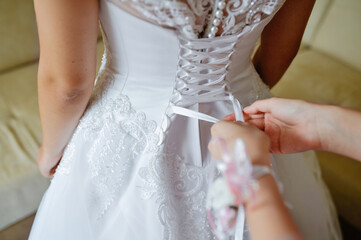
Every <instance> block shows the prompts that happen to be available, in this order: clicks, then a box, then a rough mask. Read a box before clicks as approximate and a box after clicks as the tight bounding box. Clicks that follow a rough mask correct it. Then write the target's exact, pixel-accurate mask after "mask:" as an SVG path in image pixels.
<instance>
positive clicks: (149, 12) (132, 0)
mask: <svg viewBox="0 0 361 240" xmlns="http://www.w3.org/2000/svg"><path fill="white" fill-rule="evenodd" d="M110 1H112V2H114V3H115V4H116V5H118V6H122V8H124V9H127V8H128V9H129V7H130V8H132V10H136V11H137V12H138V13H139V14H140V15H141V16H143V17H144V18H145V19H147V20H149V21H150V22H154V23H157V24H159V25H162V26H167V27H172V28H176V29H178V31H179V32H180V33H182V34H183V35H184V36H185V37H188V38H191V39H194V38H200V37H202V36H207V34H208V33H209V31H210V27H211V26H212V24H211V22H212V21H213V20H214V17H212V16H215V15H216V10H217V7H216V5H217V4H218V2H219V1H218V0H201V1H198V0H183V1H182V0H163V1H158V0H110ZM284 1H285V0H227V1H226V7H225V12H224V14H222V16H221V22H222V24H221V26H222V31H221V33H220V36H226V35H233V34H241V33H242V32H243V31H244V30H245V28H246V27H247V26H252V25H254V24H257V23H259V22H260V21H261V20H263V19H265V18H267V17H268V16H270V15H271V14H273V13H274V12H275V11H276V10H278V9H279V7H280V6H281V5H282V4H283V2H284ZM126 5H127V6H126ZM212 12H213V14H211V13H212Z"/></svg>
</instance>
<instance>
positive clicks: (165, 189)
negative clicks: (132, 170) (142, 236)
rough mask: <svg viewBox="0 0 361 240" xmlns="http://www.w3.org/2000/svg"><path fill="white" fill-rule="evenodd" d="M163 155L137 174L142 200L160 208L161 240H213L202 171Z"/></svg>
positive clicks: (178, 158) (180, 160)
mask: <svg viewBox="0 0 361 240" xmlns="http://www.w3.org/2000/svg"><path fill="white" fill-rule="evenodd" d="M166 152H169V154H161V155H158V156H157V157H155V158H152V159H151V160H150V162H149V164H148V165H147V166H145V167H143V168H141V169H140V170H139V175H140V177H141V178H142V179H143V180H144V187H142V197H143V199H145V200H149V199H151V198H153V199H155V200H156V202H157V203H158V204H159V208H158V217H159V220H160V223H161V224H162V225H163V226H164V230H163V239H167V240H168V239H172V240H173V239H215V238H214V236H213V234H212V232H211V230H210V227H209V225H208V221H207V218H206V209H205V204H206V192H205V191H204V189H206V188H205V184H206V179H207V178H206V174H205V172H206V171H205V169H202V168H201V167H196V166H193V165H188V164H185V162H184V160H183V159H182V158H181V157H180V156H177V155H175V154H172V152H174V151H166Z"/></svg>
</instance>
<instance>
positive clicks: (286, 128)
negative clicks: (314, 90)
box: [225, 98, 321, 153]
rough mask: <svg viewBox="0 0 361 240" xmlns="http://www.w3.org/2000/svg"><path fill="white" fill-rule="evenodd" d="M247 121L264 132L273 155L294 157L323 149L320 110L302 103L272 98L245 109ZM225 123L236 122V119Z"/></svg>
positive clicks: (232, 118) (228, 118)
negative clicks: (305, 152) (284, 154)
mask: <svg viewBox="0 0 361 240" xmlns="http://www.w3.org/2000/svg"><path fill="white" fill-rule="evenodd" d="M243 112H244V117H245V121H246V122H248V123H251V124H253V125H255V126H257V127H258V128H259V129H261V130H263V131H264V132H265V133H266V134H267V135H268V137H269V138H270V140H271V152H272V153H295V152H302V151H306V150H310V149H318V148H320V146H321V138H320V134H319V131H318V129H319V128H318V126H317V124H318V120H317V119H318V114H320V112H319V111H318V107H317V105H316V104H311V103H307V102H304V101H299V100H286V99H280V98H270V99H266V100H259V101H256V102H255V103H253V104H252V105H250V106H248V107H246V108H245V109H244V111H243ZM225 120H230V121H232V120H234V117H233V115H229V116H227V117H225Z"/></svg>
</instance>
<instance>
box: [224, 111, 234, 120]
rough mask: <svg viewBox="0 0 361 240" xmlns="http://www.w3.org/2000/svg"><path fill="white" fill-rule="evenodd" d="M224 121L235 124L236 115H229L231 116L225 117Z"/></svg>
mask: <svg viewBox="0 0 361 240" xmlns="http://www.w3.org/2000/svg"><path fill="white" fill-rule="evenodd" d="M223 120H226V121H232V122H234V121H236V115H235V114H234V113H232V114H229V115H227V116H225V117H224V118H223Z"/></svg>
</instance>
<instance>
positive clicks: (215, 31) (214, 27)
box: [211, 26, 218, 34]
mask: <svg viewBox="0 0 361 240" xmlns="http://www.w3.org/2000/svg"><path fill="white" fill-rule="evenodd" d="M217 32H218V28H217V27H216V26H213V27H212V28H211V33H212V34H216V33H217Z"/></svg>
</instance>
